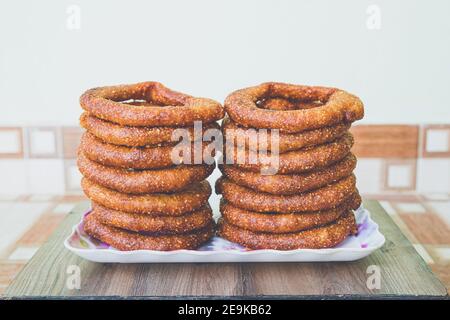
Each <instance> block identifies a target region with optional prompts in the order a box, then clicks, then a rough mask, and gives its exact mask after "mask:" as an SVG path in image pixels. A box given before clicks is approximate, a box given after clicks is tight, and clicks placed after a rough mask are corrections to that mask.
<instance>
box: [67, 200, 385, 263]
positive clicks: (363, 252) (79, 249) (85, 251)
mask: <svg viewBox="0 0 450 320" xmlns="http://www.w3.org/2000/svg"><path fill="white" fill-rule="evenodd" d="M355 215H356V222H357V224H358V234H357V235H356V236H350V237H349V238H347V239H346V240H345V241H344V242H342V243H341V244H340V245H338V246H337V247H334V248H330V249H297V250H288V251H281V250H249V249H246V248H243V247H242V246H240V245H238V244H235V243H232V242H229V241H227V240H225V239H222V238H220V237H214V238H212V239H211V240H210V241H209V242H208V243H206V244H205V245H203V246H202V247H201V248H199V249H198V250H175V251H153V250H136V251H120V250H117V249H114V248H112V247H110V246H108V245H106V244H104V243H101V242H99V241H98V240H96V239H93V238H91V237H90V236H88V235H87V234H86V233H85V232H84V231H83V221H80V223H79V224H77V225H75V226H74V227H73V229H72V233H71V235H70V236H69V237H68V238H67V239H66V240H65V241H64V246H65V247H66V248H67V249H69V250H70V251H72V252H73V253H75V254H76V255H78V256H80V257H82V258H84V259H86V260H90V261H94V262H106V263H171V262H175V263H186V262H312V261H322V262H326V261H353V260H358V259H361V258H364V257H366V256H368V255H369V254H371V253H372V252H373V251H375V250H376V249H378V248H380V247H381V246H383V244H384V242H385V238H384V236H383V235H382V234H381V233H380V231H379V230H378V225H377V224H376V223H375V222H374V221H373V220H372V219H371V218H370V213H369V211H368V210H367V209H365V208H363V207H360V208H359V209H358V210H356V211H355Z"/></svg>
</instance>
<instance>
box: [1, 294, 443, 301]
mask: <svg viewBox="0 0 450 320" xmlns="http://www.w3.org/2000/svg"><path fill="white" fill-rule="evenodd" d="M0 300H186V301H194V300H261V301H264V300H450V297H449V295H448V294H447V295H444V296H439V295H436V296H432V295H388V294H386V295H385V294H381V295H377V296H376V297H374V296H372V295H351V294H350V295H339V296H328V295H301V296H291V295H277V296H273V295H260V296H258V295H257V296H64V297H59V296H17V297H15V296H0Z"/></svg>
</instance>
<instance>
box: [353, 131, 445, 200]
mask: <svg viewBox="0 0 450 320" xmlns="http://www.w3.org/2000/svg"><path fill="white" fill-rule="evenodd" d="M351 131H352V133H353V134H354V136H355V146H354V148H353V152H354V153H355V154H356V155H357V156H358V165H357V168H356V174H357V177H358V187H359V189H360V190H361V192H362V193H364V194H380V193H397V194H398V193H411V192H417V193H424V194H430V195H431V194H434V196H438V194H439V193H445V194H448V193H449V192H450V125H448V124H447V125H423V126H418V125H360V126H355V127H353V128H352V130H351Z"/></svg>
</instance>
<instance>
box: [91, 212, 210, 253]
mask: <svg viewBox="0 0 450 320" xmlns="http://www.w3.org/2000/svg"><path fill="white" fill-rule="evenodd" d="M84 230H85V232H86V233H87V234H89V235H90V236H92V237H94V238H97V239H99V240H101V241H102V242H104V243H107V244H109V245H111V246H113V247H114V248H116V249H118V250H122V251H130V250H158V251H171V250H180V249H196V248H197V247H199V246H200V245H201V244H203V243H204V242H206V241H207V240H208V239H209V238H211V237H212V236H213V234H214V225H213V224H210V225H208V226H206V227H205V228H203V229H200V230H196V231H193V232H191V233H184V234H170V235H159V234H148V235H147V234H141V233H136V232H132V231H127V230H124V229H119V228H115V227H111V226H108V225H106V224H102V223H100V222H99V221H98V219H97V218H96V217H95V215H93V214H88V215H87V216H86V217H85V218H84Z"/></svg>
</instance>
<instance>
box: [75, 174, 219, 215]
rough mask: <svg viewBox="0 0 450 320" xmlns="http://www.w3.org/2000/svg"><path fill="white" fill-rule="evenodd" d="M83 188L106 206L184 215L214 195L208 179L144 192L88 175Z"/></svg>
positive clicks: (129, 210) (147, 212)
mask: <svg viewBox="0 0 450 320" xmlns="http://www.w3.org/2000/svg"><path fill="white" fill-rule="evenodd" d="M81 187H82V188H83V191H84V193H85V194H86V196H87V197H88V198H89V199H91V200H92V201H93V202H95V203H98V204H100V205H102V206H104V207H106V208H109V209H114V210H117V211H123V212H129V213H145V214H149V215H153V216H181V215H183V214H185V213H188V212H192V211H195V210H197V209H199V208H200V207H202V206H203V205H205V204H206V203H207V201H208V198H209V196H210V195H211V186H210V185H209V183H208V182H207V181H206V180H204V181H201V182H199V183H195V184H193V185H191V186H190V187H189V188H188V189H186V190H182V191H180V192H177V193H149V194H144V195H132V194H125V193H120V192H117V191H114V190H111V189H108V188H105V187H103V186H101V185H98V184H96V183H94V182H92V181H90V180H88V179H86V178H83V179H82V180H81Z"/></svg>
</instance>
